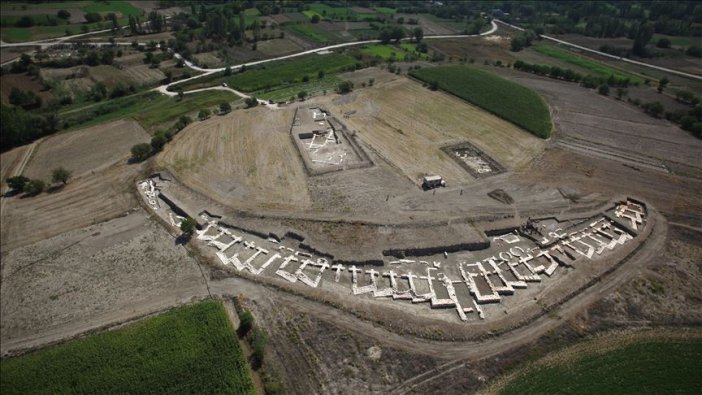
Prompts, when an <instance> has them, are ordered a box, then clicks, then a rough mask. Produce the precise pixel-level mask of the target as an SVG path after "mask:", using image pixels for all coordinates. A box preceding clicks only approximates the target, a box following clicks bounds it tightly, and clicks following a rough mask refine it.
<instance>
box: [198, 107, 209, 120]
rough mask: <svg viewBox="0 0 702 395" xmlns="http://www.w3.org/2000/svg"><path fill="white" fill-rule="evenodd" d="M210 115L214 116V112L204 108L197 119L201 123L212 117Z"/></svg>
mask: <svg viewBox="0 0 702 395" xmlns="http://www.w3.org/2000/svg"><path fill="white" fill-rule="evenodd" d="M210 114H212V112H211V111H210V110H209V109H207V108H203V109H202V110H200V112H199V113H197V118H198V119H199V120H201V121H204V120H205V119H207V118H209V117H210Z"/></svg>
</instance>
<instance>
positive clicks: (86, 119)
mask: <svg viewBox="0 0 702 395" xmlns="http://www.w3.org/2000/svg"><path fill="white" fill-rule="evenodd" d="M239 100H241V98H240V97H239V96H237V95H235V94H234V93H231V92H227V91H217V90H215V91H205V92H197V93H189V94H186V95H183V99H182V100H181V99H178V98H176V97H169V96H164V95H161V94H158V93H156V92H147V93H145V94H137V95H132V96H128V97H123V98H119V99H114V100H110V101H107V102H104V103H98V104H95V105H92V106H90V107H87V108H83V109H77V110H73V111H71V112H70V113H66V114H62V115H61V119H62V121H66V122H68V123H69V128H68V129H67V130H74V129H78V128H84V127H88V126H93V125H97V124H100V123H104V122H109V121H114V120H117V119H121V118H129V117H131V118H134V119H135V120H136V121H138V122H139V123H140V124H141V126H143V127H144V128H145V129H152V128H155V127H157V126H160V125H163V124H166V123H169V122H173V121H175V120H177V119H178V118H179V117H180V116H181V115H186V114H188V113H191V112H196V111H198V110H200V109H203V108H210V107H214V106H218V105H219V104H221V103H223V102H228V103H231V102H235V101H239Z"/></svg>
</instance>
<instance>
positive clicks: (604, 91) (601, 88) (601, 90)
mask: <svg viewBox="0 0 702 395" xmlns="http://www.w3.org/2000/svg"><path fill="white" fill-rule="evenodd" d="M597 93H599V94H600V95H603V96H609V85H607V84H602V85H600V86H599V87H598V88H597Z"/></svg>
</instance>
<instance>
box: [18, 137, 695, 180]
mask: <svg viewBox="0 0 702 395" xmlns="http://www.w3.org/2000/svg"><path fill="white" fill-rule="evenodd" d="M690 125H692V124H690ZM5 182H6V183H7V186H9V187H10V189H12V190H13V191H14V192H21V191H22V190H24V186H25V185H26V184H27V183H28V182H29V178H27V177H25V176H14V177H10V178H8V179H7V180H5Z"/></svg>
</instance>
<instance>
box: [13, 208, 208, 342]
mask: <svg viewBox="0 0 702 395" xmlns="http://www.w3.org/2000/svg"><path fill="white" fill-rule="evenodd" d="M35 262H41V263H39V264H35ZM2 275H3V283H2V289H0V294H1V295H0V296H2V298H0V309H1V311H2V314H1V315H0V329H1V330H0V346H1V347H2V353H3V354H5V353H6V352H12V351H14V350H16V349H17V348H25V347H32V346H38V345H41V344H46V343H51V342H52V341H55V340H57V339H62V338H66V337H71V336H72V335H74V334H75V333H82V332H85V331H86V330H89V329H92V328H97V327H101V326H103V325H108V324H110V323H115V322H121V321H123V320H124V319H129V318H133V317H137V316H140V315H142V314H150V313H153V312H154V311H159V310H162V309H164V308H169V307H171V306H173V305H177V304H181V303H185V302H187V301H189V300H191V298H192V297H193V296H196V297H202V296H205V295H207V288H206V287H205V284H204V283H203V281H202V274H201V273H200V270H199V269H198V266H197V262H196V261H195V260H194V259H192V258H190V257H188V255H187V252H186V251H185V249H183V248H182V247H180V246H178V245H177V244H175V243H173V237H172V236H171V235H170V234H169V233H167V232H166V231H165V230H164V229H163V228H162V227H161V225H160V224H158V223H157V222H155V221H153V220H151V219H149V217H148V213H146V211H144V210H134V211H133V212H131V213H130V214H129V215H126V216H121V217H119V218H115V219H112V220H109V221H106V222H102V223H99V224H95V225H89V226H86V227H83V228H80V229H75V230H71V231H68V232H64V233H61V234H59V235H57V236H53V237H50V238H47V239H45V240H41V241H39V242H36V243H33V244H30V245H27V246H24V247H20V248H16V249H13V250H11V251H9V252H4V253H3V267H2ZM81 328H82V329H81Z"/></svg>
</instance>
